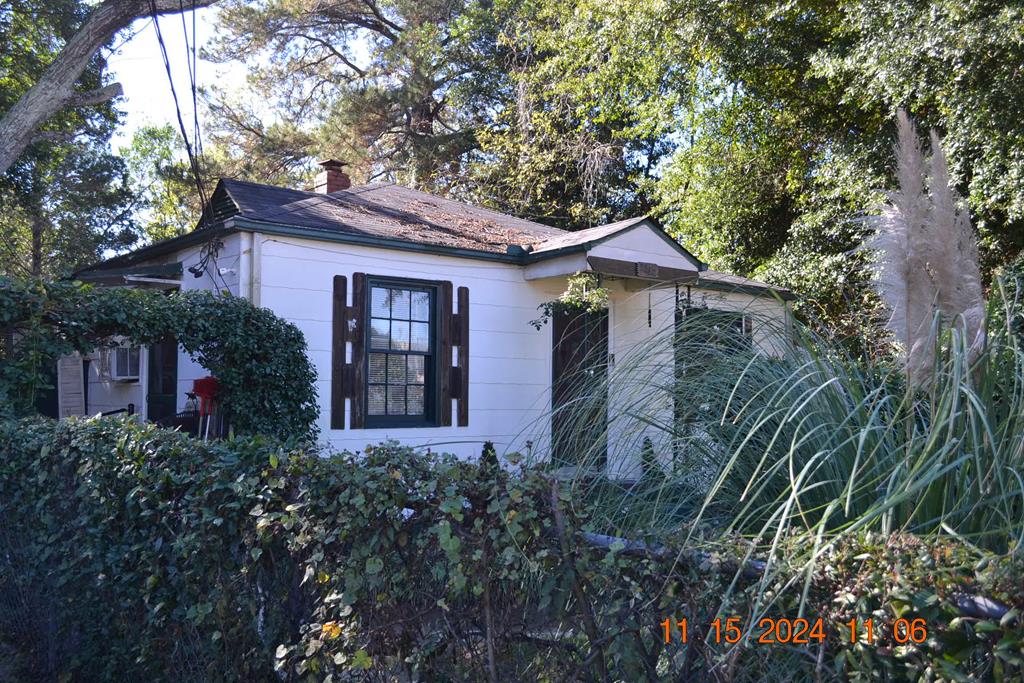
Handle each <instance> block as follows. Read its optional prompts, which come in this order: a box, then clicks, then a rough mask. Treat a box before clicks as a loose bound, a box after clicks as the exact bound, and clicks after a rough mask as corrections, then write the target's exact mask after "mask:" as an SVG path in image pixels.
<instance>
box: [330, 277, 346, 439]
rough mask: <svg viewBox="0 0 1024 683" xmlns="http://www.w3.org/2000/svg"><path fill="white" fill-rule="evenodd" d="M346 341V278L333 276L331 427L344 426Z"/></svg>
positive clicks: (342, 427)
mask: <svg viewBox="0 0 1024 683" xmlns="http://www.w3.org/2000/svg"><path fill="white" fill-rule="evenodd" d="M347 342H348V280H347V278H346V277H345V276H344V275H335V276H334V296H333V298H332V300H331V429H344V428H345V397H347V396H348V395H349V394H350V392H351V388H350V387H348V386H347V383H346V382H345V345H346V343H347Z"/></svg>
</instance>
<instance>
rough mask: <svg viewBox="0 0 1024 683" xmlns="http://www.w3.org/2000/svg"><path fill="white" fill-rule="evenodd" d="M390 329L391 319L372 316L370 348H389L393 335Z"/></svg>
mask: <svg viewBox="0 0 1024 683" xmlns="http://www.w3.org/2000/svg"><path fill="white" fill-rule="evenodd" d="M390 331H391V323H390V321H387V320H381V319H380V318H370V348H372V349H386V348H388V339H389V338H390V336H391V335H390Z"/></svg>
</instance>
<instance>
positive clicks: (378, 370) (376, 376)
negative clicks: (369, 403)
mask: <svg viewBox="0 0 1024 683" xmlns="http://www.w3.org/2000/svg"><path fill="white" fill-rule="evenodd" d="M387 360H388V357H387V355H385V354H383V353H371V354H370V384H385V383H387V381H388V378H387Z"/></svg>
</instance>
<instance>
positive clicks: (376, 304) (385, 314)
mask: <svg viewBox="0 0 1024 683" xmlns="http://www.w3.org/2000/svg"><path fill="white" fill-rule="evenodd" d="M370 315H372V316H374V317H377V318H390V317H391V297H390V296H389V295H388V290H386V289H384V288H383V287H374V288H373V289H372V290H371V291H370Z"/></svg>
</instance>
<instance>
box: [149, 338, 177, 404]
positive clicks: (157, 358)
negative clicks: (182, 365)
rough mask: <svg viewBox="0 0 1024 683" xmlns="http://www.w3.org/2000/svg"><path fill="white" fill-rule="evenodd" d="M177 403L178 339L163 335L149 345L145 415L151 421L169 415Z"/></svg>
mask: <svg viewBox="0 0 1024 683" xmlns="http://www.w3.org/2000/svg"><path fill="white" fill-rule="evenodd" d="M177 405H178V341H177V340H176V339H175V338H174V337H170V336H169V337H164V338H163V339H162V340H161V341H160V342H158V343H156V344H153V345H152V346H150V347H149V382H148V387H147V392H146V416H147V417H148V419H149V420H150V421H152V422H156V421H157V420H162V419H163V418H165V417H171V416H173V415H174V414H175V413H176V412H177Z"/></svg>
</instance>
